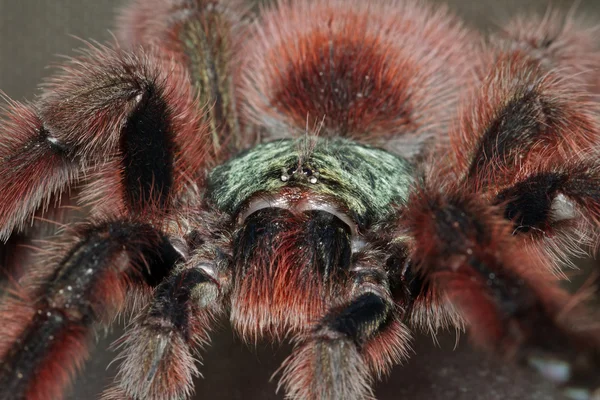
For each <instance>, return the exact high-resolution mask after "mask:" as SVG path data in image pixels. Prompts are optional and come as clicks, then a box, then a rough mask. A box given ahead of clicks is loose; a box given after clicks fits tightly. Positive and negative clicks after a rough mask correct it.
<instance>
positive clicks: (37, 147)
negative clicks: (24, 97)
mask: <svg viewBox="0 0 600 400" xmlns="http://www.w3.org/2000/svg"><path fill="white" fill-rule="evenodd" d="M2 128H3V130H2V132H1V134H0V139H1V140H0V160H2V162H0V176H1V177H2V179H1V180H0V191H1V192H2V195H3V201H2V202H1V204H0V240H3V239H6V238H7V237H8V236H9V235H10V233H11V231H12V230H13V228H15V227H16V228H17V229H21V228H23V227H24V225H25V223H26V220H27V217H29V216H30V215H31V214H32V212H33V211H34V210H35V209H36V208H38V207H40V206H42V207H43V208H47V207H48V200H49V199H50V197H51V195H52V194H58V193H60V192H61V191H62V190H63V188H64V187H65V185H66V184H67V183H68V182H69V181H72V180H73V179H74V177H75V176H76V171H75V166H74V164H73V163H72V162H71V161H70V160H66V159H64V158H63V157H61V155H59V154H56V153H55V152H54V151H53V150H52V149H51V148H50V146H49V145H48V143H46V142H45V141H44V140H43V139H42V141H40V140H39V137H40V134H41V133H40V129H41V128H42V121H41V120H40V117H39V116H38V113H37V112H36V110H35V109H34V107H32V106H25V105H23V104H19V103H17V102H10V103H9V107H8V108H7V109H6V111H5V118H4V119H3V121H2ZM32 177H38V178H39V179H38V180H36V179H32ZM42 178H43V179H42Z"/></svg>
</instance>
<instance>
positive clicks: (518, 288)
mask: <svg viewBox="0 0 600 400" xmlns="http://www.w3.org/2000/svg"><path fill="white" fill-rule="evenodd" d="M434 188H435V189H434ZM437 188H439V186H437ZM437 188H436V185H435V184H434V185H432V186H430V187H427V188H423V189H421V191H420V192H418V193H416V194H415V195H414V196H413V197H412V198H411V200H410V201H409V204H408V205H407V212H406V214H405V215H406V224H407V225H406V227H407V228H408V231H409V233H410V235H411V236H412V237H413V238H414V249H413V250H412V254H411V257H412V260H413V262H414V263H415V268H416V270H417V272H418V274H420V276H421V277H422V279H424V280H425V281H426V282H428V284H429V286H430V288H431V289H430V290H431V292H437V293H436V295H437V296H442V297H443V298H445V299H446V300H447V301H448V302H450V303H451V304H452V305H453V306H455V307H457V309H458V311H459V313H460V315H461V317H462V318H463V319H464V320H465V322H466V323H467V325H468V326H469V331H470V335H471V338H472V339H473V340H474V342H475V343H476V344H478V345H480V346H482V347H484V348H487V349H490V350H493V351H496V352H498V353H499V354H503V355H507V356H509V357H516V358H517V359H518V360H520V361H522V362H524V363H529V364H530V365H532V366H534V367H539V368H538V369H539V370H540V371H541V372H542V374H544V375H545V376H546V377H548V378H550V379H553V380H554V381H557V382H558V383H561V384H564V385H565V386H566V387H569V388H570V387H572V386H575V387H578V388H581V390H584V391H587V393H590V392H591V391H592V390H594V389H596V388H597V387H598V386H600V382H599V381H598V375H597V371H598V370H599V369H600V328H599V327H598V325H597V323H595V321H594V320H593V317H592V313H591V312H590V310H589V309H587V308H586V307H585V305H584V304H583V300H584V299H582V298H577V297H575V296H571V295H570V294H569V293H567V292H566V291H564V290H563V289H561V288H560V287H559V285H558V283H559V282H558V281H557V279H556V278H555V277H554V276H553V275H552V274H551V272H550V271H549V270H548V268H547V266H546V265H544V264H545V263H547V262H549V260H548V259H547V258H540V257H538V256H535V255H534V256H532V254H531V253H528V252H527V251H526V250H524V249H523V248H522V247H521V246H520V245H519V243H518V240H517V238H515V237H513V236H511V234H512V229H513V228H512V225H511V224H510V223H509V222H508V221H506V220H505V219H504V218H503V216H502V215H501V213H500V212H499V210H494V209H491V208H490V207H489V205H487V204H486V203H485V201H483V200H482V199H481V198H478V197H477V196H476V195H469V194H468V192H467V191H466V190H465V189H464V188H463V189H459V188H455V189H454V190H449V189H448V191H446V192H445V193H440V192H439V191H438V189H437ZM548 354H551V355H552V358H547V357H546V356H547V355H548ZM540 355H543V356H544V357H543V358H540ZM541 360H544V361H541ZM578 390H579V389H578Z"/></svg>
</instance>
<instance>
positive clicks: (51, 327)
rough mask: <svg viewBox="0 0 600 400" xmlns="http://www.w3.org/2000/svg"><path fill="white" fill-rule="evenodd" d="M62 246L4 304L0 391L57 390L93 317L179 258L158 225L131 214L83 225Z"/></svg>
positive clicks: (10, 395) (44, 394)
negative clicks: (132, 218) (51, 260)
mask: <svg viewBox="0 0 600 400" xmlns="http://www.w3.org/2000/svg"><path fill="white" fill-rule="evenodd" d="M62 254H63V255H62V256H60V258H59V259H57V261H56V265H55V266H53V267H52V268H47V266H45V265H38V266H36V268H37V269H35V270H33V271H31V273H30V275H29V277H30V279H29V280H28V281H27V282H24V283H23V284H22V285H20V286H19V287H18V288H15V293H9V294H7V295H5V298H4V299H3V301H2V304H1V305H0V315H1V316H2V321H3V323H4V325H3V327H2V335H1V337H0V360H2V362H1V363H0V365H1V367H0V387H1V388H2V391H1V392H0V398H1V399H7V400H8V399H14V398H23V399H28V400H34V399H47V398H60V397H61V395H62V392H63V390H64V389H65V387H66V385H67V384H68V382H69V380H70V378H71V377H72V376H73V375H74V373H75V372H76V370H77V369H79V368H80V367H81V366H82V363H83V361H84V359H85V357H86V348H87V345H88V342H89V341H90V336H91V333H92V332H93V328H94V324H95V322H97V321H101V322H103V323H110V322H111V321H112V319H113V318H114V316H115V315H116V314H117V313H118V312H120V311H121V310H123V308H124V306H125V305H126V300H129V301H132V298H133V299H135V297H136V296H135V294H134V293H133V294H132V293H129V294H131V295H132V296H129V295H128V296H126V292H128V291H132V290H135V288H136V287H144V286H145V285H146V284H151V285H155V284H157V283H158V282H159V281H160V280H161V279H162V277H164V276H165V275H166V274H168V271H169V270H170V269H171V267H172V265H173V264H174V263H175V261H176V260H177V258H178V254H177V252H176V251H175V250H174V249H173V247H172V246H171V245H170V243H169V242H168V241H167V240H166V238H164V236H163V235H162V234H160V233H159V232H157V231H156V230H155V229H154V228H152V227H151V226H149V225H145V224H139V223H135V222H128V221H114V222H105V223H100V224H96V225H92V226H89V227H87V228H85V229H83V230H82V231H81V232H80V233H79V235H78V238H77V240H76V242H75V243H73V244H72V245H71V246H70V247H68V248H66V250H65V251H63V252H62ZM140 293H141V292H140ZM133 303H135V300H133Z"/></svg>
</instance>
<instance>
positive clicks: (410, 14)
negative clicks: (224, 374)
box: [0, 0, 600, 400]
mask: <svg viewBox="0 0 600 400" xmlns="http://www.w3.org/2000/svg"><path fill="white" fill-rule="evenodd" d="M599 43H600V40H599V38H598V29H597V28H594V26H593V25H588V24H587V23H586V22H585V21H583V20H581V19H579V18H577V17H575V16H574V13H572V12H571V13H567V14H564V15H563V14H562V13H560V12H549V13H547V14H546V15H545V16H544V17H540V18H537V17H532V16H521V17H517V18H515V19H513V20H512V21H510V22H509V23H507V24H506V25H505V26H504V27H503V28H502V29H500V30H498V32H495V33H492V34H491V35H490V36H489V37H488V38H487V39H482V38H481V35H480V34H479V33H477V32H474V31H472V30H470V29H468V28H466V27H464V26H463V25H462V24H461V23H460V21H459V20H458V19H457V18H456V17H454V16H452V15H451V14H450V13H449V12H448V10H447V9H446V8H445V7H443V6H440V5H439V4H437V5H427V4H425V3H423V2H420V1H412V0H345V1H342V0H295V1H283V0H282V1H277V2H275V4H273V5H271V6H268V7H263V8H261V9H260V11H259V12H256V13H255V12H253V11H251V10H250V9H249V8H248V7H246V6H245V5H244V4H242V3H241V2H238V1H218V0H133V1H132V2H131V4H130V5H129V6H128V7H127V8H126V9H125V10H124V11H123V13H122V16H121V18H120V19H119V31H118V35H117V39H116V42H115V43H110V44H106V45H97V44H89V45H87V47H85V48H84V49H83V50H82V51H81V52H80V53H79V54H78V55H77V56H76V57H75V58H73V59H70V60H67V61H65V62H64V63H63V64H62V65H61V67H60V68H59V70H58V71H57V72H56V73H55V74H54V76H53V77H52V78H50V79H49V80H48V81H47V82H45V84H44V85H43V87H42V91H41V94H40V96H38V97H37V98H36V99H35V101H34V102H32V103H27V104H22V103H18V102H14V101H8V102H7V105H6V107H5V112H4V116H3V119H2V123H1V124H0V239H3V240H7V239H10V241H9V242H8V243H9V244H8V245H6V246H5V247H4V248H3V252H5V253H6V252H10V254H8V255H9V257H4V259H5V260H8V261H4V263H3V264H4V265H2V266H1V267H2V273H3V276H8V277H9V279H3V280H2V287H1V290H2V292H1V298H0V360H1V363H0V399H1V400H9V399H26V400H41V399H44V400H45V399H60V398H63V396H64V393H65V391H66V390H67V388H68V384H69V382H70V381H71V379H72V377H73V376H75V374H76V372H77V370H78V369H80V367H81V366H82V365H83V361H84V360H85V358H86V355H87V349H88V347H89V346H90V342H91V339H92V338H93V337H94V332H95V331H96V330H97V329H99V328H101V327H102V326H107V325H110V324H111V323H112V322H113V321H114V320H115V317H116V316H120V315H124V316H125V317H127V319H128V320H129V321H130V322H129V324H128V325H127V332H126V333H125V335H124V337H123V338H122V339H121V340H120V341H119V342H118V345H119V349H120V352H121V355H120V356H119V363H118V364H119V372H118V374H117V376H116V378H115V379H114V382H113V383H112V385H111V387H110V388H107V389H106V390H105V392H104V393H103V394H102V395H101V396H102V398H103V399H105V400H142V399H144V400H146V399H147V400H159V399H165V400H175V399H177V400H182V399H188V398H190V397H191V396H192V394H193V391H194V386H193V378H194V377H196V376H198V375H200V371H199V365H198V362H197V357H198V354H199V351H200V350H201V349H202V348H203V347H204V346H206V345H208V343H209V341H210V337H209V333H210V331H211V329H212V328H213V326H214V325H215V324H216V322H217V320H219V319H225V318H228V319H229V321H230V323H231V325H232V326H233V329H234V331H235V332H236V333H238V334H239V335H240V337H242V339H243V340H245V341H248V342H255V341H257V340H259V339H264V340H270V341H275V342H279V341H284V340H290V341H291V342H292V343H293V344H294V348H293V350H292V354H291V355H290V356H289V357H288V358H287V359H286V361H285V362H284V364H283V366H282V368H281V369H280V370H279V376H280V386H279V387H280V388H281V389H282V392H283V393H284V394H283V395H284V396H286V398H289V399H298V400H299V399H306V400H317V399H318V400H322V399H325V400H337V399H346V400H351V399H352V400H354V399H356V400H358V399H365V398H373V397H374V392H373V384H374V383H375V382H376V381H377V380H379V379H381V378H382V377H383V376H385V375H386V374H387V373H388V372H389V371H390V369H391V368H392V367H393V366H394V365H397V364H400V363H401V362H402V361H403V360H405V359H406V358H407V357H409V355H410V353H411V351H410V344H411V336H412V335H411V332H412V331H415V330H416V331H424V332H425V333H428V334H432V335H435V333H436V332H437V331H438V330H440V329H446V328H456V329H463V328H464V329H466V330H467V332H468V334H469V337H470V339H471V341H472V342H473V343H474V344H475V345H477V346H479V347H480V348H483V349H485V350H487V351H489V352H491V353H493V354H496V355H498V357H505V358H507V359H508V360H510V362H515V363H518V364H523V365H528V366H530V367H533V368H535V369H537V370H538V371H539V372H540V373H541V374H542V375H544V376H545V377H547V378H549V379H550V380H552V381H554V382H555V383H556V386H557V391H558V390H562V391H563V392H564V393H565V394H567V395H568V396H571V397H572V398H576V399H592V398H594V396H596V398H597V397H598V396H600V394H599V393H598V387H599V386H600V381H599V376H600V374H599V372H600V328H599V325H598V322H597V321H598V320H599V318H598V310H597V307H595V306H594V305H593V304H594V303H593V301H591V300H592V298H593V297H594V296H595V294H597V291H596V290H595V286H594V285H593V284H589V285H587V286H584V287H583V288H582V289H580V290H579V291H577V292H576V293H574V294H571V293H569V292H568V291H567V290H565V289H563V288H562V281H563V280H564V278H565V277H566V275H567V273H568V272H569V271H568V268H570V266H569V265H568V260H569V257H570V256H571V255H572V254H580V253H581V252H582V251H583V250H584V249H586V248H594V246H595V245H596V244H597V237H598V235H597V234H598V226H599V225H600V166H599V164H598V161H597V160H598V157H597V154H598V153H597V152H598V142H599V138H600V134H599V132H600V130H599V122H598V121H599V118H598V117H599V116H600V114H599V106H598V101H597V92H598V90H599V87H600V85H599V82H600V72H599V69H600V49H599ZM48 220H50V221H51V222H53V223H54V224H56V225H58V226H60V229H58V230H57V231H56V232H50V233H51V234H52V235H50V236H49V237H46V235H47V234H48V230H49V228H48V227H47V225H45V221H46V222H47V221H48ZM40 235H41V236H43V237H42V239H44V240H40V241H35V240H36V239H40ZM30 240H34V242H33V243H35V246H33V247H35V249H33V248H32V246H14V244H15V243H16V244H18V243H19V241H30ZM206 368H210V365H207V366H206Z"/></svg>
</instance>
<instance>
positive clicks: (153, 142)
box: [0, 46, 208, 240]
mask: <svg viewBox="0 0 600 400" xmlns="http://www.w3.org/2000/svg"><path fill="white" fill-rule="evenodd" d="M200 110H201V108H200V107H199V106H198V104H197V103H196V101H195V99H194V97H193V95H192V92H191V89H190V85H189V81H188V77H187V73H186V71H185V70H184V69H183V67H181V66H178V64H177V63H175V62H174V61H173V60H165V59H161V58H160V57H158V56H157V55H156V49H151V48H149V49H146V50H143V51H142V50H137V51H136V52H124V51H122V50H120V49H118V48H117V49H110V48H107V47H97V48H94V47H91V46H90V47H89V48H88V49H85V50H82V55H81V56H79V57H77V58H74V59H72V60H70V61H69V62H67V63H65V64H64V65H63V66H62V67H61V70H60V71H59V72H58V73H57V74H56V75H55V76H54V77H52V78H51V79H50V80H49V81H48V82H46V84H45V85H44V91H43V93H42V95H41V96H40V98H39V100H38V101H37V102H36V103H35V104H33V105H23V104H19V103H16V102H10V103H9V104H8V107H7V110H6V113H5V114H6V116H5V118H4V121H3V128H2V130H1V131H0V139H1V140H0V143H1V144H0V175H1V176H2V178H3V179H2V180H1V181H0V193H2V202H0V239H2V240H6V239H7V238H8V236H9V235H10V234H11V232H12V231H13V230H14V229H22V228H23V227H24V225H25V223H26V221H27V219H28V218H29V217H30V216H31V215H32V214H33V212H34V211H35V210H36V209H38V208H39V207H40V206H41V207H42V208H46V207H47V206H48V201H49V200H50V199H51V197H52V196H53V195H55V196H57V197H59V196H60V194H61V193H62V192H64V191H65V190H66V189H68V188H70V187H71V186H72V185H73V183H74V182H75V181H78V180H79V181H83V183H84V184H85V189H84V194H82V199H83V202H84V203H85V205H92V206H93V207H94V208H95V210H96V212H97V213H99V214H101V215H106V214H108V215H115V214H119V213H123V214H128V213H131V212H133V213H138V214H146V216H147V218H150V217H156V216H157V215H160V216H159V218H160V217H161V216H162V212H159V211H160V210H162V211H165V210H166V209H168V208H169V206H170V205H171V204H172V200H173V198H174V193H176V192H177V191H178V190H179V189H181V187H182V186H183V184H184V182H185V181H186V180H187V179H189V178H190V177H194V173H195V171H197V170H198V167H199V166H200V164H202V163H204V162H205V161H206V159H207V156H208V155H207V154H206V149H207V146H206V145H205V143H206V141H207V139H208V138H207V136H206V135H204V134H203V130H202V129H201V124H200V118H201V115H200V114H201V112H199V111H200ZM183 148H185V152H184V151H183ZM115 186H119V189H118V190H117V191H115ZM106 199H110V200H111V201H106ZM115 210H117V211H115Z"/></svg>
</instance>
